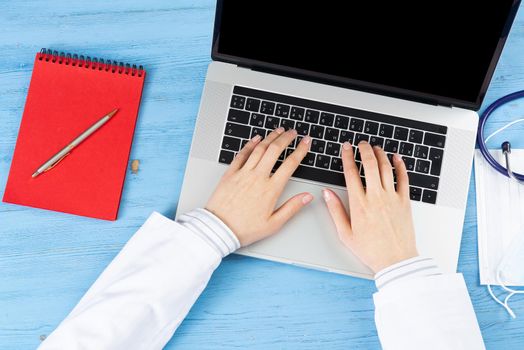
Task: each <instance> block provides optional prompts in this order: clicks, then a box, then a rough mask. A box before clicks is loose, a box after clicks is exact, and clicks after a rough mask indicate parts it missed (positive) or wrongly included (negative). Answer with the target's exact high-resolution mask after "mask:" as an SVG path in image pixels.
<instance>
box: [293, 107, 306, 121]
mask: <svg viewBox="0 0 524 350" xmlns="http://www.w3.org/2000/svg"><path fill="white" fill-rule="evenodd" d="M304 113H305V110H304V108H300V107H291V113H290V114H289V118H291V119H294V120H304Z"/></svg>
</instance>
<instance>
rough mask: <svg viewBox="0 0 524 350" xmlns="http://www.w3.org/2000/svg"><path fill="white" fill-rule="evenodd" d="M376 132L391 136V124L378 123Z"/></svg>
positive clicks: (383, 135)
mask: <svg viewBox="0 0 524 350" xmlns="http://www.w3.org/2000/svg"><path fill="white" fill-rule="evenodd" d="M378 134H379V135H380V136H382V137H386V138H388V137H393V126H391V125H387V124H380V129H379V131H378Z"/></svg>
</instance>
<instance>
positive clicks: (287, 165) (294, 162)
mask: <svg viewBox="0 0 524 350" xmlns="http://www.w3.org/2000/svg"><path fill="white" fill-rule="evenodd" d="M310 146H311V137H310V136H305V137H304V138H303V139H302V140H300V143H299V144H298V146H297V148H296V149H295V150H294V151H293V153H291V155H289V156H288V157H287V158H286V160H285V161H284V163H282V165H281V166H280V167H279V168H278V170H277V171H276V172H275V174H274V175H273V177H272V179H274V180H273V181H276V182H277V183H279V184H281V185H285V184H286V183H287V181H288V180H289V178H290V177H291V175H293V173H294V172H295V170H297V168H298V166H299V165H300V162H301V161H302V159H304V157H305V156H306V154H307V152H309V147H310Z"/></svg>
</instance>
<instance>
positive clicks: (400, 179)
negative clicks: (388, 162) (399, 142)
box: [393, 154, 409, 198]
mask: <svg viewBox="0 0 524 350" xmlns="http://www.w3.org/2000/svg"><path fill="white" fill-rule="evenodd" d="M393 164H395V173H396V175H397V193H398V194H400V195H401V196H402V197H404V198H409V177H408V171H407V169H406V164H405V163H404V160H402V158H401V157H400V156H399V155H398V154H395V155H394V156H393Z"/></svg>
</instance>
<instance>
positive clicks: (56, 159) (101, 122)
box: [31, 108, 118, 178]
mask: <svg viewBox="0 0 524 350" xmlns="http://www.w3.org/2000/svg"><path fill="white" fill-rule="evenodd" d="M117 111H118V108H117V109H115V110H113V111H112V112H110V113H108V114H106V115H105V116H103V117H102V118H100V120H99V121H97V122H96V123H94V124H93V125H91V126H90V127H89V128H88V129H87V130H86V131H84V132H83V133H81V134H80V135H78V137H77V138H76V139H74V140H73V141H71V143H69V144H68V145H67V146H65V147H64V148H62V150H60V152H58V153H57V154H55V155H54V156H52V157H51V159H49V160H48V161H47V162H45V163H44V164H42V165H41V166H40V167H39V168H38V169H36V171H35V172H34V173H33V175H32V176H31V177H33V178H35V177H37V176H38V175H40V174H42V173H44V172H46V171H48V170H51V169H52V168H53V167H54V166H55V165H57V164H58V163H59V162H60V161H61V160H62V159H64V157H66V156H67V155H68V154H69V153H70V152H71V151H72V150H73V149H74V148H75V147H76V146H78V145H79V144H80V143H82V141H84V140H85V139H86V138H88V137H89V136H90V135H91V134H92V133H94V132H95V131H97V130H98V129H99V128H100V127H101V126H102V125H104V124H105V123H107V122H108V121H109V119H111V117H112V116H114V115H115V113H116V112H117Z"/></svg>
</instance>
